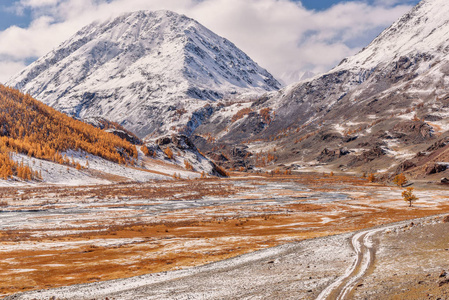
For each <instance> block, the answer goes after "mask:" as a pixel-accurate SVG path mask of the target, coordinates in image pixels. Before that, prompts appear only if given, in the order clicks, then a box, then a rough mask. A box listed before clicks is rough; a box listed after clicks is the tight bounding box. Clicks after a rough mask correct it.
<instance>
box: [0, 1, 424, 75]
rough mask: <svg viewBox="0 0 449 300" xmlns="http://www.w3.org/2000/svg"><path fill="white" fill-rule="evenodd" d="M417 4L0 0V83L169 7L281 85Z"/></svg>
mask: <svg viewBox="0 0 449 300" xmlns="http://www.w3.org/2000/svg"><path fill="white" fill-rule="evenodd" d="M418 2H419V0H352V1H351V0H346V1H338V0H301V1H300V0H17V1H12V0H0V82H6V81H7V80H8V79H9V78H10V77H11V76H13V75H14V74H16V73H17V72H19V71H20V70H21V69H23V68H24V67H25V66H26V65H28V64H30V63H31V62H33V61H34V60H35V59H36V58H38V57H40V56H42V55H44V54H46V53H47V52H49V51H51V50H52V49H53V48H55V47H56V46H58V45H59V44H60V43H62V42H63V41H64V40H66V39H67V38H69V37H70V36H71V35H73V34H74V33H75V32H76V31H78V30H79V29H81V28H82V27H83V26H85V25H87V24H89V23H91V22H92V21H95V20H97V19H106V18H111V17H114V16H117V15H119V14H121V13H123V12H128V11H135V10H141V9H148V10H159V9H169V10H173V11H176V12H178V13H183V14H185V15H187V16H189V17H192V18H194V19H196V20H197V21H199V22H200V23H202V24H203V25H205V26H206V27H208V28H209V29H211V30H212V31H214V32H215V33H217V34H219V35H221V36H223V37H225V38H227V39H229V40H231V41H232V42H233V43H235V44H236V45H237V46H238V47H239V48H240V49H242V50H243V51H245V52H246V53H247V54H248V55H249V56H250V57H251V58H253V59H254V60H255V61H256V62H258V63H259V64H260V65H261V66H262V67H264V68H266V69H268V70H269V71H270V72H271V73H273V75H275V76H276V77H277V78H278V79H280V80H282V81H283V82H284V83H292V82H295V81H297V80H298V78H299V77H300V76H301V74H302V73H303V72H305V71H312V72H314V73H319V72H324V71H327V70H329V69H330V68H332V67H333V66H335V65H336V64H338V62H339V61H340V60H341V59H343V58H344V57H346V56H349V55H352V54H354V53H356V52H357V51H359V50H360V49H361V48H362V47H364V46H366V45H367V44H368V43H369V42H370V41H371V40H372V39H373V38H375V37H376V36H377V35H378V34H379V33H380V32H381V31H382V30H383V29H384V28H386V27H388V26H389V25H391V24H392V23H393V22H394V21H395V20H397V19H398V18H399V17H400V16H401V15H403V14H404V13H406V12H407V11H408V10H410V9H411V8H412V7H413V6H414V5H416V4H417V3H418Z"/></svg>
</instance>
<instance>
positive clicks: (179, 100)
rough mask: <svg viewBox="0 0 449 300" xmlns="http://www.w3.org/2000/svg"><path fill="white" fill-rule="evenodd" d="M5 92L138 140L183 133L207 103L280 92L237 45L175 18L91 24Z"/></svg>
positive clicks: (160, 15) (142, 16)
mask: <svg viewBox="0 0 449 300" xmlns="http://www.w3.org/2000/svg"><path fill="white" fill-rule="evenodd" d="M7 85H9V86H13V87H16V88H19V89H20V90H21V91H23V92H26V93H29V94H31V95H32V96H34V97H35V98H37V99H39V100H41V101H43V102H44V103H46V104H48V105H50V106H52V107H54V108H56V109H58V110H60V111H62V112H65V113H67V114H69V115H72V116H76V117H78V118H86V117H92V116H102V117H104V118H106V119H109V120H112V121H115V122H118V123H120V124H121V125H123V126H124V127H125V128H127V129H129V130H131V131H133V132H135V133H136V134H137V135H138V136H139V137H145V136H146V135H148V134H151V133H154V135H159V134H163V133H167V132H170V131H171V132H174V131H180V130H181V129H182V128H183V127H184V126H185V125H186V123H187V122H188V121H189V120H190V115H191V113H192V112H193V111H195V110H197V109H200V108H201V107H203V106H204V105H205V104H206V103H207V102H210V101H215V100H219V99H223V98H226V97H234V95H236V94H242V93H263V92H266V91H271V90H276V89H278V88H279V86H280V84H279V83H278V82H277V81H276V79H274V78H273V76H272V75H271V74H269V73H268V72H267V71H266V70H264V69H262V68H261V67H259V66H258V65H257V64H256V63H255V62H253V61H252V60H251V59H250V58H249V57H248V56H247V55H246V54H245V53H243V52H242V51H241V50H239V49H238V48H237V47H236V46H235V45H234V44H232V43H231V42H229V41H228V40H226V39H224V38H222V37H219V36H218V35H216V34H214V33H213V32H211V31H210V30H208V29H207V28H205V27H204V26H202V25H201V24H199V23H198V22H196V21H194V20H192V19H190V18H188V17H186V16H183V15H178V14H176V13H173V12H170V11H157V12H147V11H139V12H134V13H127V14H125V15H122V16H120V17H118V18H116V19H113V20H109V21H107V22H104V23H98V22H97V23H93V24H91V25H88V26H86V27H85V28H83V29H82V30H80V31H79V32H78V33H76V34H75V35H74V36H73V37H71V38H70V39H69V40H67V41H66V42H64V43H63V44H62V45H60V46H59V47H57V48H56V49H55V50H53V51H52V52H50V53H48V54H47V55H45V56H44V57H42V58H40V59H39V60H37V61H36V62H34V63H33V64H31V65H30V66H28V67H27V68H26V69H25V70H23V71H22V72H21V73H20V74H18V75H17V76H15V77H14V78H12V79H11V80H9V81H8V83H7Z"/></svg>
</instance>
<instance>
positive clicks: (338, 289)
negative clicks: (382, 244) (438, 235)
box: [317, 225, 397, 300]
mask: <svg viewBox="0 0 449 300" xmlns="http://www.w3.org/2000/svg"><path fill="white" fill-rule="evenodd" d="M393 227H397V225H396V226H387V227H381V228H372V229H368V230H364V231H361V232H358V233H356V234H354V235H353V237H352V239H351V246H352V248H353V250H354V252H355V260H354V262H353V263H352V265H351V266H350V267H349V268H348V269H347V270H346V272H345V274H343V275H342V276H340V277H339V278H338V279H337V280H335V281H334V282H333V283H332V284H331V285H329V286H328V287H327V288H325V289H324V290H323V291H322V292H321V293H320V294H319V295H318V297H317V300H325V299H336V300H343V299H346V298H348V297H349V295H350V293H351V291H352V290H353V289H354V287H355V286H356V284H357V282H358V281H359V280H360V279H362V278H363V276H364V275H365V274H366V273H367V271H368V270H369V269H370V268H372V267H373V265H374V254H375V252H376V247H375V245H374V243H373V236H374V235H375V234H377V233H379V232H381V231H385V230H388V229H391V228H393Z"/></svg>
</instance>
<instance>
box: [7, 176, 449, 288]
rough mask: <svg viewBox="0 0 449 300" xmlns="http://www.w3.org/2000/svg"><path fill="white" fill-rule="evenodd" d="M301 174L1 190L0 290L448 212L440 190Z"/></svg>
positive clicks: (186, 261) (103, 276)
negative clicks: (412, 192) (412, 190)
mask: <svg viewBox="0 0 449 300" xmlns="http://www.w3.org/2000/svg"><path fill="white" fill-rule="evenodd" d="M402 190H403V189H401V188H398V187H393V186H387V185H382V184H373V183H368V182H367V181H366V180H365V179H361V178H356V177H350V176H328V175H322V174H320V175H318V174H303V175H298V176H295V175H293V176H275V177H265V176H258V177H247V176H244V177H234V178H233V179H223V180H220V179H207V180H194V181H176V182H152V183H145V184H137V183H136V184H132V183H126V184H117V185H109V186H86V187H76V188H73V187H38V188H36V187H33V188H10V189H3V190H2V192H1V199H0V200H1V202H2V203H3V204H2V205H1V206H0V215H4V216H6V217H7V219H4V221H3V223H0V226H1V227H0V228H2V230H1V231H0V241H1V246H0V262H1V264H0V295H3V296H4V295H9V294H12V293H16V292H21V291H27V290H34V289H43V288H52V287H58V286H64V285H71V284H77V283H87V282H95V281H103V280H110V279H117V278H125V277H131V276H136V275H141V274H147V273H155V272H161V271H167V270H174V269H179V268H186V267H190V266H196V265H201V264H205V263H209V262H213V261H218V260H223V259H226V258H230V257H234V256H237V255H240V254H243V253H248V252H251V251H255V250H258V249H262V248H267V247H271V246H275V245H279V244H283V243H288V242H292V241H299V240H304V239H309V238H314V237H321V236H327V235H334V234H338V233H343V232H351V231H354V230H358V229H362V228H368V227H372V226H375V225H380V224H386V223H391V222H396V221H401V220H407V219H413V218H419V217H424V216H430V215H435V214H441V213H444V212H449V204H448V203H446V201H445V199H446V198H447V197H448V196H449V191H446V190H440V189H434V190H431V191H428V190H427V189H425V188H423V187H421V188H418V189H416V194H417V195H418V197H419V198H420V200H418V201H417V202H416V203H415V204H414V207H412V208H408V207H407V203H405V202H404V201H403V200H402V199H401V195H400V194H401V192H402Z"/></svg>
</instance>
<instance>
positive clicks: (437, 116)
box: [195, 0, 449, 174]
mask: <svg viewBox="0 0 449 300" xmlns="http://www.w3.org/2000/svg"><path fill="white" fill-rule="evenodd" d="M448 84H449V2H447V1H445V0H423V1H422V2H420V3H419V4H418V5H417V6H416V7H415V8H413V9H412V10H411V11H410V12H409V13H407V14H406V15H404V16H403V17H402V18H401V19H400V20H398V21H397V22H396V23H394V24H393V25H392V26H391V27H389V28H387V29H386V30H385V31H384V32H383V33H382V34H380V35H379V36H378V37H377V38H376V39H375V40H374V41H373V42H372V43H371V44H370V45H369V46H367V47H366V48H364V49H363V50H362V51H360V52H359V53H358V54H356V55H355V56H353V57H349V58H346V59H344V60H343V61H342V62H341V63H340V64H339V65H338V66H337V67H335V68H334V69H333V70H331V71H329V72H328V73H326V74H322V75H318V76H315V77H313V78H311V79H308V80H305V81H302V82H300V83H298V84H294V85H292V86H289V87H287V88H284V89H283V90H281V91H279V92H273V93H269V94H266V95H265V96H264V97H261V98H259V99H258V100H257V101H254V102H248V103H239V105H240V107H237V106H236V105H235V104H234V105H230V106H228V107H225V108H223V110H228V111H229V112H232V113H229V112H228V113H227V114H226V113H222V114H220V113H215V114H213V115H212V116H211V118H210V120H211V121H210V122H208V123H207V122H206V123H204V124H202V125H201V126H200V127H199V128H198V129H197V130H196V132H195V133H196V135H197V137H196V143H197V144H198V145H199V146H201V147H202V148H203V150H204V151H209V153H210V154H211V155H215V156H219V155H222V154H223V155H224V156H225V157H226V158H227V159H228V160H229V161H233V162H235V161H236V160H237V161H239V157H240V158H241V156H242V155H243V156H244V157H247V158H249V159H247V160H240V165H237V166H240V167H245V168H246V167H258V166H267V165H270V164H274V165H276V164H285V165H287V166H291V167H292V168H300V167H305V166H310V165H313V166H314V167H317V166H320V167H321V168H322V169H323V170H326V168H328V169H333V170H337V169H340V170H358V171H366V172H393V173H394V172H399V171H405V170H408V171H409V172H415V171H413V170H415V169H416V168H418V169H420V171H419V172H415V173H416V174H418V173H421V174H423V173H426V171H424V170H425V169H426V168H427V167H426V166H427V165H429V164H440V163H442V162H439V161H435V160H432V159H431V158H430V156H431V154H432V153H431V152H432V151H431V150H428V149H431V148H432V147H430V146H431V145H433V144H434V143H436V144H437V145H438V147H437V148H438V149H439V151H442V150H441V149H442V148H444V147H445V145H446V142H445V139H444V138H445V137H446V136H448V135H449V132H447V130H449V119H448V117H449V89H448ZM243 108H244V109H245V110H244V111H243V110H242V109H243ZM238 113H240V115H241V117H240V118H237V117H236V116H237V115H238ZM210 136H213V137H215V140H214V144H212V145H209V144H208V143H206V140H207V139H208V137H210ZM209 140H210V139H209ZM235 143H240V146H239V147H235V146H233V145H234V144H235ZM237 148H238V149H237ZM217 149H219V151H217ZM237 150H238V151H237ZM269 155H270V157H271V158H270V159H267V157H268V156H269ZM417 155H418V156H420V157H422V156H425V157H428V159H424V160H421V161H423V163H425V164H426V166H424V165H422V164H423V163H418V162H417V161H416V160H417V159H415V158H416V156H417ZM261 157H265V159H261ZM439 157H440V158H441V156H439ZM232 158H234V159H232ZM267 161H268V162H267ZM223 162H224V164H226V163H227V161H226V160H225V159H223ZM404 164H405V165H404ZM231 165H232V164H231ZM234 167H235V164H234ZM414 168H415V169H414ZM440 169H442V170H443V171H444V170H445V168H440Z"/></svg>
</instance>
